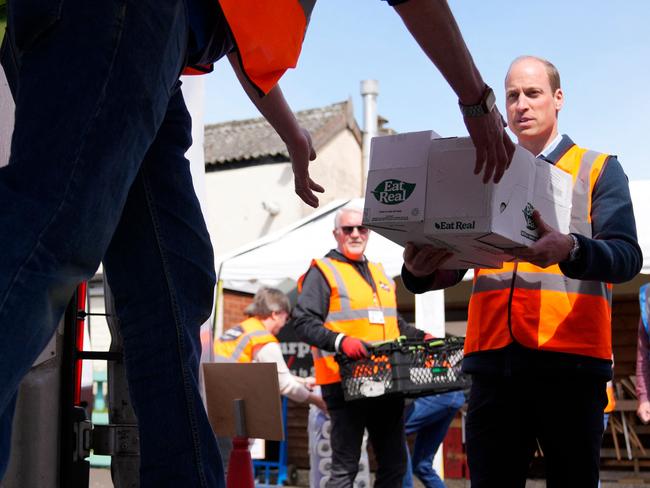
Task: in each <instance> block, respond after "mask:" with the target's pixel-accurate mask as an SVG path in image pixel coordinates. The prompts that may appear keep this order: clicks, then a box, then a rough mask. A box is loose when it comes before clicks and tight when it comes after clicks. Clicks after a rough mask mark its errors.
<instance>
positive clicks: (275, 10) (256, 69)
mask: <svg viewBox="0 0 650 488" xmlns="http://www.w3.org/2000/svg"><path fill="white" fill-rule="evenodd" d="M215 1H219V4H220V5H221V9H222V10H223V13H224V16H225V18H226V22H228V26H229V27H230V31H231V32H232V35H233V39H234V41H235V44H236V45H237V52H238V53H239V59H240V61H241V65H242V68H243V70H244V73H246V76H247V77H248V79H249V80H250V81H251V82H252V83H253V85H255V86H256V87H257V89H258V90H260V91H261V92H262V93H263V94H265V95H266V94H267V93H269V92H270V91H271V89H272V88H273V87H274V86H275V85H276V84H277V83H278V81H279V80H280V78H282V75H284V73H285V72H286V71H287V70H288V69H289V68H295V67H296V65H297V64H298V58H299V57H300V51H301V49H302V43H303V40H304V38H305V33H306V31H307V25H308V24H309V17H310V16H311V12H312V10H313V8H314V4H315V3H316V0H215ZM209 71H211V67H210V66H192V67H189V68H186V69H185V70H184V72H183V74H202V73H205V72H209Z"/></svg>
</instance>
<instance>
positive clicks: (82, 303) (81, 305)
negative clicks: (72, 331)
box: [74, 281, 88, 406]
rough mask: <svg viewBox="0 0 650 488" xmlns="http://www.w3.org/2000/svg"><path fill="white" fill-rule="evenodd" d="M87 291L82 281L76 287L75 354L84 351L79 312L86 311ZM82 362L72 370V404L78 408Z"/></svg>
mask: <svg viewBox="0 0 650 488" xmlns="http://www.w3.org/2000/svg"><path fill="white" fill-rule="evenodd" d="M87 290H88V283H87V282H86V281H82V282H81V283H80V284H79V286H78V287H77V303H76V305H77V310H76V311H77V319H76V320H77V337H75V347H76V352H79V351H83V349H84V323H85V318H84V317H83V316H82V317H79V312H85V311H86V291H87ZM82 366H83V360H82V359H77V361H76V362H75V368H74V404H75V405H77V406H79V405H80V404H81V370H82Z"/></svg>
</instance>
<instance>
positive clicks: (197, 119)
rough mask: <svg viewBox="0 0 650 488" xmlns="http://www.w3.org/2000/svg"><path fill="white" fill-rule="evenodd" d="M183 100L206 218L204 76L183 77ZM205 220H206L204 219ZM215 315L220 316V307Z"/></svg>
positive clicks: (205, 348)
mask: <svg viewBox="0 0 650 488" xmlns="http://www.w3.org/2000/svg"><path fill="white" fill-rule="evenodd" d="M181 81H182V82H183V85H182V90H183V98H185V104H186V105H187V109H188V111H189V112H190V115H191V116H192V146H191V147H190V148H189V150H188V151H187V153H186V154H185V157H187V159H189V161H190V171H191V172H192V182H193V183H194V191H195V192H196V196H197V198H198V199H199V202H200V204H201V211H202V212H203V215H204V216H207V212H208V206H207V204H206V200H205V153H204V148H203V142H204V125H205V124H204V112H205V76H183V77H181ZM206 220H207V218H206ZM217 313H218V314H222V313H223V312H222V310H221V307H219V308H217ZM213 338H214V337H213V331H212V317H210V318H209V319H208V320H207V322H205V323H204V324H203V325H202V326H201V346H202V351H201V362H211V361H212V343H213Z"/></svg>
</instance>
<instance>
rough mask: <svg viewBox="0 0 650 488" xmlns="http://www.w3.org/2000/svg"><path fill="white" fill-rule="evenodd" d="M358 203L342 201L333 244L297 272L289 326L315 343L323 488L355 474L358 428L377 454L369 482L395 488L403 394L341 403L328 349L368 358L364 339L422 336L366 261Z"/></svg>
mask: <svg viewBox="0 0 650 488" xmlns="http://www.w3.org/2000/svg"><path fill="white" fill-rule="evenodd" d="M361 221H362V216H361V208H360V207H356V206H354V204H352V205H349V206H346V207H343V208H341V209H339V210H338V211H337V212H336V215H335V218H334V230H333V234H334V239H335V240H336V243H337V247H336V249H332V250H331V251H330V252H328V253H327V254H326V255H325V257H324V258H320V259H314V260H313V261H312V263H311V266H310V268H309V270H308V271H307V272H306V273H305V275H303V276H302V277H301V278H300V281H299V288H298V289H299V291H300V294H299V295H298V302H297V304H296V307H295V309H294V312H293V321H292V324H293V326H294V328H295V330H296V333H297V334H298V337H299V338H300V339H301V340H303V341H304V342H306V343H307V344H310V345H312V346H314V347H313V348H312V354H313V356H314V368H315V371H316V383H317V384H318V385H320V387H321V392H322V395H323V399H324V400H325V403H326V404H327V409H328V411H329V414H330V419H331V422H332V429H331V436H330V442H331V445H332V467H331V475H330V479H329V481H328V482H327V485H326V486H328V487H329V488H334V487H351V486H352V484H353V481H354V478H355V476H356V474H357V470H358V466H359V456H360V449H361V443H362V440H363V433H364V429H368V436H369V438H370V443H371V444H372V447H373V450H374V453H375V457H376V459H377V474H376V481H375V486H377V487H395V486H400V485H401V482H402V478H403V476H404V473H405V470H406V452H405V448H404V445H405V437H404V400H403V399H402V398H396V397H386V396H378V397H374V398H364V399H360V400H354V401H349V402H346V401H345V400H344V397H343V389H342V387H341V376H340V374H339V366H338V363H337V362H336V360H335V358H334V355H335V353H337V352H338V353H340V354H344V355H346V356H347V357H349V358H351V359H362V358H365V357H367V356H368V347H367V346H368V344H371V343H373V342H381V341H388V340H393V339H397V338H398V337H399V336H401V335H404V336H407V337H408V338H412V339H419V340H422V339H425V337H426V338H429V337H430V336H426V335H425V333H424V332H423V331H421V330H418V329H416V328H415V327H412V326H410V325H408V324H407V323H406V322H405V321H404V320H403V319H402V318H401V317H400V316H399V315H398V314H397V297H396V295H395V283H394V282H393V280H392V279H391V278H390V277H389V276H387V275H386V273H385V272H384V269H383V267H382V266H381V264H378V263H373V262H370V261H368V259H366V257H365V255H364V252H365V250H366V246H367V244H368V237H369V235H370V230H369V229H368V228H367V227H364V226H363V225H362V224H361Z"/></svg>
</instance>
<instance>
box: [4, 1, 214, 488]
mask: <svg viewBox="0 0 650 488" xmlns="http://www.w3.org/2000/svg"><path fill="white" fill-rule="evenodd" d="M188 34H189V27H188V21H187V16H186V10H185V5H184V3H183V0H111V1H108V2H88V1H86V0H9V2H8V27H7V34H6V36H5V39H4V41H3V45H2V51H1V60H2V65H3V67H4V69H5V72H6V74H7V78H8V80H9V84H10V88H11V90H12V94H13V96H14V100H15V103H16V118H15V130H14V134H13V137H12V141H11V157H10V161H9V165H8V166H7V167H5V168H2V169H0V209H1V211H0V249H1V250H2V251H1V252H0V479H1V478H2V477H3V474H4V472H5V470H6V466H7V462H8V458H9V445H10V438H11V419H12V416H13V410H14V404H15V398H16V392H17V389H18V385H19V383H20V381H21V378H22V377H23V376H24V375H25V373H26V372H27V371H28V370H29V368H30V365H31V364H32V362H33V361H34V359H35V358H36V356H37V355H38V354H39V352H40V351H41V350H42V349H43V347H44V346H45V344H46V343H47V342H48V340H49V339H50V337H51V336H52V334H53V332H54V330H55V328H56V326H57V324H58V322H59V320H60V318H61V316H62V314H63V311H64V308H65V306H66V303H67V302H68V300H69V298H70V296H71V294H72V292H73V290H74V288H75V287H76V285H77V284H78V283H79V282H80V281H82V280H84V279H88V278H90V277H91V276H92V275H93V273H94V272H95V270H96V269H97V267H98V265H99V263H100V261H102V260H103V261H104V270H105V273H106V276H107V279H108V281H109V284H110V286H111V288H112V291H113V293H114V295H115V303H116V309H117V315H118V319H119V322H120V326H121V330H122V334H123V338H124V350H125V356H124V361H125V365H126V370H127V376H128V381H129V389H130V394H131V398H132V401H133V405H134V408H135V411H136V414H137V416H138V422H139V426H140V449H141V483H140V486H142V487H143V488H145V487H153V486H155V487H178V486H191V487H221V486H223V484H224V482H223V470H222V466H221V460H220V457H219V451H218V448H217V443H216V440H215V437H214V435H213V433H212V430H211V428H210V425H209V423H208V419H207V416H206V413H205V410H204V408H203V404H202V401H201V397H200V394H199V383H198V366H199V357H200V352H201V346H200V340H199V328H200V325H201V323H202V322H204V321H205V320H206V318H207V317H208V316H209V314H210V310H211V307H212V293H213V286H214V280H215V275H214V264H213V255H212V249H211V246H210V240H209V235H208V232H207V229H206V226H205V223H204V220H203V217H202V215H201V212H200V206H199V203H198V200H197V198H196V196H195V193H194V191H193V187H192V181H191V177H190V170H189V163H188V161H187V160H186V159H185V157H184V154H185V152H186V150H187V149H188V147H189V145H190V144H191V137H190V129H191V120H190V117H189V114H188V112H187V109H186V107H185V103H184V101H183V97H182V94H181V92H180V90H179V82H178V76H179V73H180V71H181V69H182V67H183V65H184V62H185V53H186V48H187V39H188Z"/></svg>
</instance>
